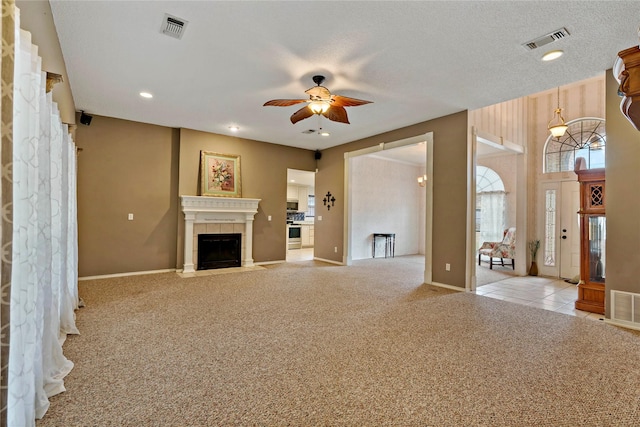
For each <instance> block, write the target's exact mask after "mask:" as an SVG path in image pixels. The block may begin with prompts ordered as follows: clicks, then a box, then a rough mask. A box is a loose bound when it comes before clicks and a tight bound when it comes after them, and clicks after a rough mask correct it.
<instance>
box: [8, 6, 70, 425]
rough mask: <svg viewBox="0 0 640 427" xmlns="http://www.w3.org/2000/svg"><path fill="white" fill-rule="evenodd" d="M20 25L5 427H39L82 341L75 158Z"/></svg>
mask: <svg viewBox="0 0 640 427" xmlns="http://www.w3.org/2000/svg"><path fill="white" fill-rule="evenodd" d="M19 22H20V20H19V12H18V11H16V41H15V45H16V50H15V70H14V72H15V76H14V108H13V113H14V124H13V141H14V142H13V146H14V147H13V176H14V183H13V209H14V229H13V253H12V255H13V270H12V276H11V321H10V323H11V326H10V334H11V335H10V349H9V378H8V398H7V422H8V425H11V426H14V425H15V426H35V420H36V418H42V417H43V416H44V414H45V412H46V411H47V409H48V407H49V400H48V398H49V397H50V396H52V395H55V394H57V393H60V392H62V391H64V390H65V389H64V380H63V379H64V377H65V376H66V375H67V374H68V373H69V371H71V369H72V368H73V363H72V362H71V361H69V360H67V359H66V358H65V357H64V355H63V352H62V342H63V339H64V337H66V335H67V334H69V333H78V330H77V329H76V326H75V315H74V310H75V309H76V308H77V306H78V292H77V239H76V236H77V229H76V222H77V221H76V204H75V203H76V197H75V180H76V169H75V151H76V150H75V144H74V142H73V140H72V139H71V137H70V135H69V132H68V129H67V125H64V124H62V122H61V120H60V114H59V111H58V107H57V105H56V104H55V103H54V102H53V100H52V97H51V93H46V89H45V88H46V73H43V72H42V62H41V59H40V58H39V57H38V55H37V47H36V46H34V45H32V44H31V35H30V34H29V33H28V32H26V31H21V30H20V24H19Z"/></svg>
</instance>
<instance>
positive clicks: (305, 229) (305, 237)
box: [300, 225, 309, 248]
mask: <svg viewBox="0 0 640 427" xmlns="http://www.w3.org/2000/svg"><path fill="white" fill-rule="evenodd" d="M300 236H301V238H302V247H303V248H306V247H309V226H308V225H303V226H302V227H300Z"/></svg>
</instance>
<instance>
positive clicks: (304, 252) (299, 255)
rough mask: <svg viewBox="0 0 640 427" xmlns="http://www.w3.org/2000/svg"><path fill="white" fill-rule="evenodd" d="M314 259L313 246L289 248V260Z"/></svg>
mask: <svg viewBox="0 0 640 427" xmlns="http://www.w3.org/2000/svg"><path fill="white" fill-rule="evenodd" d="M312 259H313V248H302V249H289V250H288V251H287V261H289V262H295V261H311V260H312Z"/></svg>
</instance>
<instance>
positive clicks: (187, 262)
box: [180, 196, 261, 273]
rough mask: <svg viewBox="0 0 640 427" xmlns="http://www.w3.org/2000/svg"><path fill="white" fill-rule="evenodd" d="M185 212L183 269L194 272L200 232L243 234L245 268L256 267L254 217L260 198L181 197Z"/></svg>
mask: <svg viewBox="0 0 640 427" xmlns="http://www.w3.org/2000/svg"><path fill="white" fill-rule="evenodd" d="M180 199H181V206H182V212H183V213H184V268H183V270H182V272H183V273H193V272H194V271H195V270H196V267H197V260H198V236H199V235H200V234H207V235H211V234H240V235H241V237H240V239H239V240H240V241H241V249H240V253H241V257H240V263H241V266H242V267H253V219H254V216H255V214H256V213H257V212H258V203H259V202H260V200H261V199H245V198H230V197H202V196H180Z"/></svg>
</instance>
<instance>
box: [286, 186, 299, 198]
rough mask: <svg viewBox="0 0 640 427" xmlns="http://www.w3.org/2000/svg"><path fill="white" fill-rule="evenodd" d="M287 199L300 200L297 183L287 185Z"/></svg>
mask: <svg viewBox="0 0 640 427" xmlns="http://www.w3.org/2000/svg"><path fill="white" fill-rule="evenodd" d="M287 200H298V186H297V185H287Z"/></svg>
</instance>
